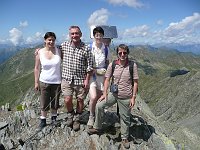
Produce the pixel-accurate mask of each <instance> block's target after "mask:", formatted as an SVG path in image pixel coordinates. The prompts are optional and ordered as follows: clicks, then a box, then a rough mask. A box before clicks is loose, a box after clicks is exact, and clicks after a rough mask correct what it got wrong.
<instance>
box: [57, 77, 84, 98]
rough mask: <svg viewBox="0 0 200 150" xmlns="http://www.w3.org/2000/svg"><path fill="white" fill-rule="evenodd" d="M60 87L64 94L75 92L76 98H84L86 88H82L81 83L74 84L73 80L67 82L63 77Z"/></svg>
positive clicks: (71, 94)
mask: <svg viewBox="0 0 200 150" xmlns="http://www.w3.org/2000/svg"><path fill="white" fill-rule="evenodd" d="M61 89H62V93H63V95H64V96H73V93H74V92H75V97H76V98H80V99H85V98H86V95H87V90H85V88H83V85H74V83H73V82H72V83H71V84H69V83H68V82H67V81H66V80H65V79H63V80H62V83H61Z"/></svg>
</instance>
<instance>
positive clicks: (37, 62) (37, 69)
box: [34, 54, 40, 91]
mask: <svg viewBox="0 0 200 150" xmlns="http://www.w3.org/2000/svg"><path fill="white" fill-rule="evenodd" d="M39 74H40V58H39V54H37V55H35V67H34V77H35V90H36V91H38V90H39V76H40V75H39Z"/></svg>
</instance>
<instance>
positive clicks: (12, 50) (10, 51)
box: [0, 43, 200, 64]
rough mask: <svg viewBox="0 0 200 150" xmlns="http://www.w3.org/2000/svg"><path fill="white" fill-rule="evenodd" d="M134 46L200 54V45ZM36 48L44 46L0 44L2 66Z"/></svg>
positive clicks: (112, 46)
mask: <svg viewBox="0 0 200 150" xmlns="http://www.w3.org/2000/svg"><path fill="white" fill-rule="evenodd" d="M134 46H148V48H149V50H155V49H157V48H161V49H163V48H164V49H169V50H178V51H180V52H191V53H194V54H197V55H199V54H200V44H187V45H181V44H174V43H171V44H156V45H130V47H134ZM34 47H42V44H37V45H23V46H14V45H6V44H0V64H1V63H3V62H4V61H5V60H7V59H8V58H10V57H11V56H14V55H15V54H16V53H17V52H18V51H20V50H23V49H26V48H34ZM111 48H114V45H111Z"/></svg>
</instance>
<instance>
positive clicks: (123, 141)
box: [122, 139, 130, 149]
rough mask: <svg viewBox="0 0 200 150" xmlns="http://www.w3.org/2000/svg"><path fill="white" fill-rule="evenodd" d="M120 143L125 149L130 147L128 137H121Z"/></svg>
mask: <svg viewBox="0 0 200 150" xmlns="http://www.w3.org/2000/svg"><path fill="white" fill-rule="evenodd" d="M122 145H123V146H124V148H125V149H129V148H130V143H129V141H128V139H122Z"/></svg>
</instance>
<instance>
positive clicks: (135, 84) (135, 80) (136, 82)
mask: <svg viewBox="0 0 200 150" xmlns="http://www.w3.org/2000/svg"><path fill="white" fill-rule="evenodd" d="M137 90H138V79H134V86H133V95H132V98H131V101H130V107H131V108H132V107H133V106H134V105H135V99H136V95H137Z"/></svg>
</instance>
